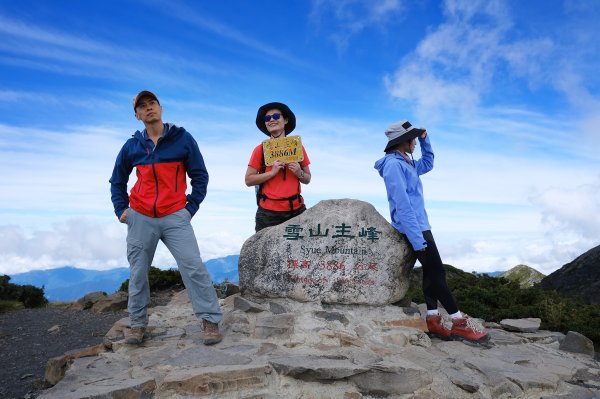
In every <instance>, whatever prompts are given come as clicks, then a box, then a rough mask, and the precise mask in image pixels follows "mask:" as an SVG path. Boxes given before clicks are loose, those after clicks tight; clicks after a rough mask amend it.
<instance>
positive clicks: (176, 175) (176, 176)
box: [175, 165, 180, 192]
mask: <svg viewBox="0 0 600 399" xmlns="http://www.w3.org/2000/svg"><path fill="white" fill-rule="evenodd" d="M179 166H180V165H177V170H176V171H175V192H177V183H178V180H177V178H178V177H179Z"/></svg>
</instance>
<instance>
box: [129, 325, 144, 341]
mask: <svg viewBox="0 0 600 399" xmlns="http://www.w3.org/2000/svg"><path fill="white" fill-rule="evenodd" d="M145 333H146V327H131V328H128V329H126V330H125V343H126V344H129V345H139V344H141V343H142V341H143V340H144V334H145Z"/></svg>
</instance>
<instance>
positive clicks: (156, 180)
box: [152, 147, 158, 218]
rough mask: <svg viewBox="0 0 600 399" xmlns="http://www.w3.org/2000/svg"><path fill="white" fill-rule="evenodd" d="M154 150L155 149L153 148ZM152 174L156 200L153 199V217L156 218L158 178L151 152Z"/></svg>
mask: <svg viewBox="0 0 600 399" xmlns="http://www.w3.org/2000/svg"><path fill="white" fill-rule="evenodd" d="M154 149H155V150H156V147H155V148H154ZM152 173H153V174H154V182H155V183H156V198H154V217H155V218H157V217H158V214H157V212H156V204H157V203H158V176H157V175H156V168H155V167H154V152H152Z"/></svg>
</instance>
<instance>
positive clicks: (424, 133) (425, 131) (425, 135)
mask: <svg viewBox="0 0 600 399" xmlns="http://www.w3.org/2000/svg"><path fill="white" fill-rule="evenodd" d="M421 129H423V133H421V138H422V139H424V138H425V137H427V130H425V128H424V127H422V128H421Z"/></svg>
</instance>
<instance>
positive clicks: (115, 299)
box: [91, 291, 128, 313]
mask: <svg viewBox="0 0 600 399" xmlns="http://www.w3.org/2000/svg"><path fill="white" fill-rule="evenodd" d="M127 300H128V296H127V293H125V292H123V291H117V292H115V293H114V294H112V295H108V296H105V297H101V298H100V299H98V301H96V302H95V303H94V304H93V305H92V307H91V310H92V312H95V313H104V312H117V311H119V310H123V309H127Z"/></svg>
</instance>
